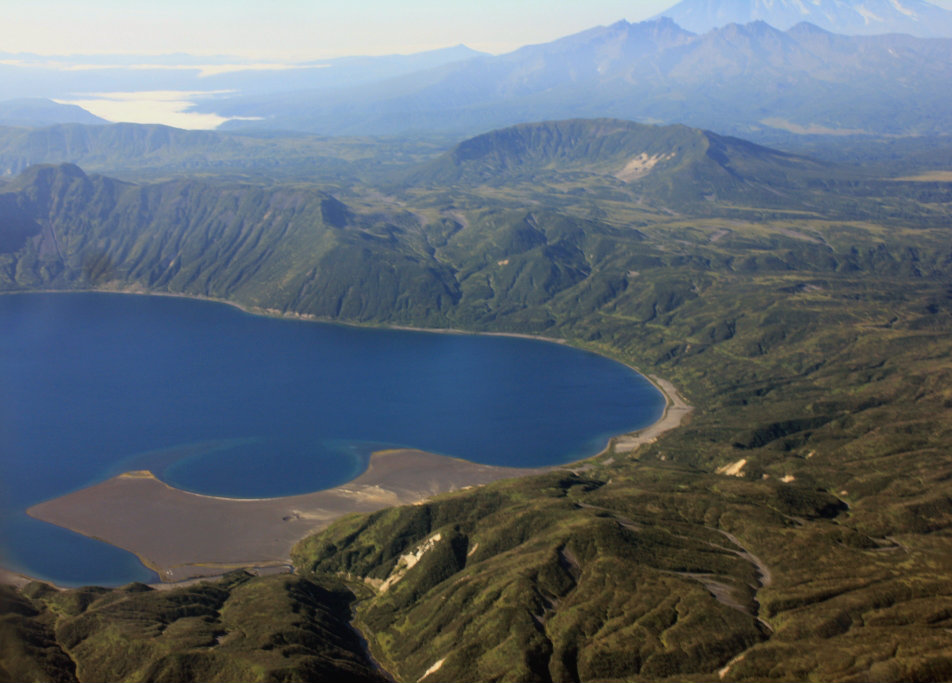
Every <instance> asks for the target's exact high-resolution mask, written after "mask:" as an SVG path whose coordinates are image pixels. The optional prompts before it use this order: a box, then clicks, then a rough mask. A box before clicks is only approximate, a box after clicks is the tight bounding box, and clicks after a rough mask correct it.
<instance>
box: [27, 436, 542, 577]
mask: <svg viewBox="0 0 952 683" xmlns="http://www.w3.org/2000/svg"><path fill="white" fill-rule="evenodd" d="M540 471H541V470H533V469H516V468H507V467H492V466H489V465H479V464H476V463H471V462H467V461H465V460H459V459H457V458H449V457H446V456H442V455H434V454H432V453H425V452H423V451H416V450H410V449H401V450H389V451H378V452H376V453H374V454H373V455H372V456H371V459H370V465H369V467H368V468H367V471H366V472H364V473H363V474H362V475H360V476H359V477H357V478H356V479H354V480H353V481H350V482H348V483H347V484H344V485H342V486H338V487H336V488H333V489H328V490H326V491H317V492H315V493H306V494H302V495H297V496H287V497H284V498H263V499H239V498H221V497H216V496H204V495H200V494H195V493H189V492H187V491H182V490H180V489H176V488H174V487H172V486H169V485H168V484H165V483H163V482H161V481H159V480H158V479H156V478H155V477H154V476H152V474H151V473H150V472H147V471H141V470H140V471H135V472H127V473H125V474H121V475H119V476H116V477H113V478H112V479H109V480H107V481H104V482H102V483H100V484H96V485H95V486H90V487H88V488H85V489H82V490H80V491H75V492H73V493H70V494H68V495H65V496H61V497H59V498H55V499H53V500H50V501H46V502H43V503H40V504H38V505H34V506H33V507H31V508H30V509H29V510H27V513H28V514H29V515H31V516H32V517H35V518H36V519H40V520H42V521H44V522H50V523H52V524H56V525H59V526H62V527H66V528H67V529H71V530H73V531H76V532H79V533H81V534H83V535H85V536H90V537H92V538H97V539H99V540H102V541H105V542H107V543H111V544H112V545H115V546H118V547H120V548H124V549H126V550H128V551H130V552H132V553H135V555H137V556H138V557H139V559H140V560H142V561H143V563H145V564H146V565H147V566H148V567H150V568H152V569H153V570H155V571H156V572H158V573H159V576H160V577H161V578H162V580H163V581H179V580H182V579H187V578H193V577H196V576H210V575H216V574H221V573H222V572H224V571H228V570H230V569H235V568H244V567H256V568H261V569H263V570H267V569H269V568H274V569H277V568H279V567H282V566H287V565H288V562H289V554H290V551H291V547H292V546H293V545H294V544H295V543H296V542H297V541H299V540H301V539H302V538H304V537H305V536H307V535H309V534H311V533H314V532H315V531H318V530H320V529H323V528H324V527H326V526H328V525H329V524H330V523H331V522H333V521H334V520H336V519H339V518H340V517H343V516H344V515H347V514H350V513H354V512H372V511H374V510H379V509H381V508H385V507H390V506H393V505H402V504H406V503H413V502H417V501H420V500H423V499H425V498H429V497H432V496H434V495H436V494H439V493H445V492H448V491H454V490H458V489H461V488H465V487H467V486H474V485H478V484H485V483H488V482H491V481H496V480H498V479H506V478H511V477H517V476H524V475H527V474H533V473H537V472H540Z"/></svg>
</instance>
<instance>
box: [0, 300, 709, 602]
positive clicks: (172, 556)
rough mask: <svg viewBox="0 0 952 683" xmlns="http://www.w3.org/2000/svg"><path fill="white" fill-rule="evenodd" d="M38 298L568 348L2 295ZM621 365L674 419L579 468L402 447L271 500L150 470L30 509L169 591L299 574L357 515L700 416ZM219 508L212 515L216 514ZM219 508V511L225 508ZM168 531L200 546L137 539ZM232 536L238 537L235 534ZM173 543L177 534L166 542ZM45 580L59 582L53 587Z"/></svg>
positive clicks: (305, 318)
mask: <svg viewBox="0 0 952 683" xmlns="http://www.w3.org/2000/svg"><path fill="white" fill-rule="evenodd" d="M30 293H37V294H39V293H46V294H52V293H55V294H62V293H87V294H88V293H102V294H131V295H139V296H165V297H172V298H181V299H192V300H200V301H209V302H213V303H223V304H226V305H229V306H232V307H234V308H236V309H238V310H241V311H242V312H245V313H248V314H250V315H259V316H266V317H272V318H278V319H286V320H299V321H302V322H322V323H325V324H336V325H344V326H351V327H375V328H381V329H395V330H406V331H414V332H438V333H442V334H476V335H488V336H503V337H516V338H525V339H533V340H541V341H549V342H553V343H557V344H568V342H567V341H566V340H564V339H553V338H547V337H540V336H533V335H527V334H519V333H507V332H470V331H466V330H458V329H447V328H442V329H430V328H414V327H407V326H397V325H389V326H388V325H370V324H360V323H348V322H340V321H334V320H326V319H321V318H318V317H317V316H309V315H301V314H287V313H283V312H281V311H278V310H276V309H260V308H257V307H248V306H244V305H240V304H237V303H235V302H232V301H225V300H221V299H215V298H212V297H203V296H195V295H187V294H176V293H168V292H150V291H148V290H144V289H143V290H139V289H130V288H125V289H102V288H100V289H89V290H74V289H67V290H28V291H5V292H0V294H30ZM582 350H586V351H589V352H590V353H595V354H596V355H603V356H604V354H601V353H598V352H597V351H594V350H591V349H582ZM611 360H614V361H615V362H619V363H621V364H623V365H625V366H626V367H628V368H629V369H630V370H632V371H634V372H635V373H637V374H638V375H639V376H640V377H643V378H644V379H646V380H647V381H648V382H650V383H651V384H652V385H653V386H654V387H655V388H656V389H657V390H658V391H659V392H660V393H661V394H662V396H664V399H665V407H664V411H663V413H662V416H661V417H660V418H659V419H658V420H656V421H655V422H654V423H652V424H650V425H647V426H645V427H643V428H641V429H638V430H636V431H634V432H630V433H626V434H621V435H616V436H613V437H611V438H609V439H608V442H607V444H606V446H605V448H603V449H602V450H601V451H599V452H598V453H596V454H595V455H591V456H586V457H585V458H582V459H580V460H577V461H575V462H573V463H569V464H563V465H554V466H548V467H542V468H505V467H494V466H489V465H478V464H476V463H472V462H469V461H465V460H460V459H457V458H452V457H449V456H443V455H436V454H432V453H425V452H423V451H418V450H414V449H395V450H393V451H384V452H377V453H374V454H373V456H372V457H371V462H370V464H369V465H368V468H367V470H365V472H364V473H363V474H361V475H359V476H358V477H357V478H355V479H353V480H351V481H350V482H348V483H346V484H343V485H341V486H338V487H334V488H332V489H326V490H323V491H317V492H312V493H306V494H300V495H297V496H284V497H278V498H266V499H240V498H227V497H221V496H207V495H202V494H193V493H190V492H187V491H183V490H180V489H176V488H175V487H172V486H169V485H167V484H165V483H164V482H161V481H160V480H158V479H157V478H155V477H154V476H153V475H152V474H151V473H150V472H126V473H123V474H120V475H118V476H116V477H113V478H112V479H109V480H106V481H105V482H101V483H99V484H96V485H93V486H90V487H87V488H85V489H81V490H79V491H76V492H73V493H71V494H67V495H66V496H61V497H59V498H55V499H53V500H50V501H46V502H43V503H39V504H37V505H34V506H32V507H31V508H30V509H29V511H28V514H30V516H32V517H35V518H37V519H41V520H43V521H46V522H50V523H53V524H56V525H58V526H62V527H65V528H67V529H70V530H72V531H76V532H78V533H81V534H84V535H86V536H90V537H93V538H98V539H100V540H104V541H106V542H107V543H110V544H111V545H114V546H117V547H120V548H123V549H124V550H127V551H130V552H132V553H133V554H135V555H136V556H137V557H138V558H139V559H140V561H142V563H143V564H144V565H145V566H147V567H149V568H150V569H152V570H153V571H156V573H157V574H159V577H160V579H161V580H162V581H163V582H165V583H164V584H162V585H177V584H179V582H181V581H187V580H195V579H199V578H202V577H211V576H216V575H220V574H222V573H224V572H226V571H230V570H232V569H239V568H256V569H257V570H259V571H265V572H269V571H276V570H282V571H283V570H290V567H289V554H290V548H291V546H293V545H294V543H296V542H297V541H299V540H301V539H303V538H305V537H306V536H308V535H311V534H313V533H316V532H318V531H320V530H321V529H323V528H326V527H327V526H329V525H330V524H331V523H333V521H336V519H339V518H341V517H343V516H345V515H347V514H352V513H359V512H370V511H374V510H378V509H382V508H385V507H392V506H396V505H404V504H409V503H421V502H423V501H425V500H427V499H428V498H432V497H433V496H435V495H438V494H441V493H446V492H450V491H455V490H459V489H462V488H468V487H470V486H476V485H482V484H485V483H489V482H490V481H496V480H499V479H505V478H514V477H522V476H529V475H532V474H538V473H541V472H545V471H551V470H554V469H564V470H570V471H571V470H576V471H580V470H583V469H585V468H586V467H587V466H586V465H585V463H586V461H589V460H592V459H593V458H598V457H600V456H603V455H605V454H606V453H609V452H612V453H616V454H618V453H623V452H631V451H634V450H636V449H637V448H639V447H640V446H641V445H643V444H646V443H651V442H653V441H655V440H656V439H657V438H658V436H660V435H661V434H662V433H664V432H666V431H668V430H670V429H674V428H676V427H678V426H679V425H680V424H681V423H682V422H683V421H684V419H685V418H686V417H687V416H688V415H689V414H690V412H691V410H692V408H691V406H689V405H688V404H687V402H686V401H685V400H684V399H683V398H682V397H681V396H680V395H679V394H678V392H677V389H676V388H675V387H674V386H673V385H672V384H671V383H670V382H668V381H667V380H664V379H662V378H660V377H655V376H649V375H645V374H643V373H641V372H640V371H639V370H638V369H637V368H634V367H632V366H630V365H628V364H627V363H624V362H623V361H620V360H618V359H617V358H611ZM394 454H399V455H401V456H402V457H397V458H394V457H393V455H394ZM421 471H423V472H427V473H428V474H429V473H430V472H435V473H437V476H436V477H435V478H434V477H433V476H430V478H429V479H427V480H426V481H422V480H423V479H425V478H426V477H425V476H421V475H420V474H419V473H420V472H421ZM102 487H104V488H102ZM104 493H108V496H104V495H103V494H104ZM110 496H111V497H110ZM309 497H315V498H312V499H311V500H310V501H303V500H302V499H307V498H309ZM106 499H108V500H109V501H110V504H111V505H112V507H109V506H106V507H103V506H102V505H101V504H98V503H102V502H103V500H106ZM97 501H98V503H97ZM170 501H174V502H170ZM183 501H184V502H183ZM196 501H203V503H202V504H201V505H199V506H198V507H197V508H196V506H195V503H196ZM302 502H307V503H308V504H307V505H301V503H302ZM163 503H164V504H165V505H166V507H165V508H164V510H165V513H164V514H153V515H152V516H151V517H150V516H148V515H147V516H144V517H143V516H142V515H139V516H138V517H137V520H136V522H135V523H132V522H131V521H129V520H128V515H127V514H125V513H126V512H127V511H129V510H131V509H133V508H134V507H135V506H136V505H138V507H139V509H140V510H141V509H142V508H143V507H145V508H149V506H150V505H151V506H153V507H154V506H155V505H159V507H161V504H163ZM249 504H251V505H249ZM253 504H257V505H259V506H264V508H263V509H262V510H257V511H255V510H253ZM97 505H98V506H97ZM209 505H211V506H212V507H208V506H209ZM215 505H217V506H218V507H217V508H216V507H215ZM236 505H237V506H238V507H242V508H244V513H243V514H241V515H240V517H241V519H243V520H244V521H243V522H242V523H241V525H239V526H240V527H241V529H243V530H244V532H245V534H244V538H243V540H242V541H240V542H237V543H236V542H235V540H236V538H239V537H242V534H240V533H239V534H238V536H236V535H235V533H237V532H236V531H235V527H234V526H233V525H232V526H229V527H227V528H223V527H221V526H220V525H221V523H222V520H223V519H225V518H227V517H228V516H229V515H233V514H234V511H235V507H234V506H236ZM177 506H178V507H179V509H180V510H191V511H192V512H191V513H189V514H186V515H185V516H184V517H183V516H182V515H181V514H180V515H179V516H178V518H177V519H178V523H176V524H172V525H171V526H169V524H168V522H169V518H170V517H169V516H170V515H171V516H172V517H175V513H174V509H175V508H176V507H177ZM226 510H227V512H226ZM278 512H281V513H282V514H281V515H280V516H279V518H280V521H281V523H280V524H278V523H277V522H276V521H275V515H276V514H277V513H278ZM80 513H82V514H80ZM117 513H118V514H117ZM80 518H82V519H81V521H76V520H78V519H80ZM116 519H123V520H127V521H126V523H125V525H124V526H125V527H126V529H125V531H122V530H117V528H116V526H115V524H111V522H112V521H114V520H116ZM262 519H267V520H270V522H269V523H270V524H271V526H270V527H268V528H267V529H265V528H262V527H261V520H262ZM202 520H204V521H205V522H208V521H209V520H211V521H215V520H218V521H217V523H218V524H219V526H218V527H217V528H215V527H214V524H212V526H211V527H209V526H208V524H204V526H203V521H202ZM104 523H105V524H104ZM163 526H164V527H168V528H169V529H171V530H172V532H173V533H172V534H171V535H172V536H173V537H174V536H175V534H176V533H178V534H179V536H178V538H179V539H181V538H182V536H181V534H182V533H185V535H186V536H187V537H188V539H190V540H189V541H188V542H185V543H181V542H179V541H175V540H172V541H169V540H168V539H165V540H164V541H163V542H165V543H166V546H162V543H155V542H153V543H152V544H151V546H148V547H143V546H142V544H141V543H139V542H138V541H137V540H136V538H137V537H138V538H143V537H145V538H147V539H153V541H154V540H155V539H156V538H158V537H157V536H156V534H157V533H158V532H159V531H161V529H160V527H163ZM265 526H267V525H265ZM202 529H203V530H202ZM228 529H232V530H231V531H228ZM255 529H256V530H257V531H255V532H254V533H261V534H263V535H264V536H267V537H268V538H270V539H271V543H270V545H268V544H265V545H262V543H261V541H259V542H258V543H255V542H254V538H253V536H254V533H251V531H250V530H255ZM276 529H277V530H278V532H277V533H276V532H275V530H276ZM168 535H169V534H168V533H167V534H166V536H168ZM210 538H212V539H213V538H227V539H229V545H237V546H239V547H240V548H241V551H242V553H243V554H242V556H234V555H229V554H228V553H227V552H225V553H224V554H219V555H216V554H215V553H216V552H218V551H214V552H207V553H205V554H204V555H201V554H195V553H194V552H192V551H194V549H196V548H200V547H207V546H208V540H209V539H210ZM275 538H279V539H280V540H279V542H278V544H277V545H275V544H274V539H275ZM176 544H177V545H180V546H184V550H185V551H186V552H184V554H183V553H182V552H180V551H181V550H183V548H179V549H178V550H179V551H176V549H175V548H173V547H172V546H173V545H176ZM147 545H148V544H147ZM280 568H284V569H280ZM0 570H2V571H0V583H15V582H21V583H22V581H23V580H30V579H31V577H27V576H25V575H23V574H20V573H18V572H15V571H8V570H5V569H3V568H2V567H0ZM44 582H46V583H49V582H47V581H44Z"/></svg>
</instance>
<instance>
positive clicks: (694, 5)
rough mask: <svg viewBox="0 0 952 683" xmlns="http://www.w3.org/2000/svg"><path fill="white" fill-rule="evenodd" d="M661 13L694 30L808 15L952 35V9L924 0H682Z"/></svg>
mask: <svg viewBox="0 0 952 683" xmlns="http://www.w3.org/2000/svg"><path fill="white" fill-rule="evenodd" d="M658 16H659V17H662V16H664V17H670V18H672V19H674V21H676V22H677V23H678V25H679V26H681V27H683V28H686V29H687V30H689V31H694V32H695V33H706V32H707V31H710V30H711V29H713V28H717V27H720V26H724V25H726V24H746V23H749V22H751V21H758V20H760V21H765V22H767V23H768V24H770V25H771V26H774V27H775V28H779V29H781V30H786V29H788V28H790V27H792V26H794V25H796V24H798V23H800V22H803V21H807V22H810V23H811V24H816V25H817V26H819V27H820V28H823V29H826V30H827V31H832V32H834V33H842V34H846V35H872V34H881V33H908V34H910V35H914V36H920V37H923V38H936V37H952V12H950V11H949V10H946V9H942V8H941V7H937V6H936V5H933V4H932V3H929V2H925V1H924V0H682V1H681V2H679V3H678V4H676V5H675V6H674V7H672V8H670V9H668V10H665V11H664V12H662V13H661V14H659V15H658Z"/></svg>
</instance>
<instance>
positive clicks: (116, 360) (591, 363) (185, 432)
mask: <svg viewBox="0 0 952 683" xmlns="http://www.w3.org/2000/svg"><path fill="white" fill-rule="evenodd" d="M663 409H664V399H663V397H662V396H661V394H660V393H659V392H658V391H657V390H656V389H655V388H654V387H653V386H652V385H651V384H650V383H649V382H648V381H647V380H645V379H644V378H643V377H641V376H640V375H638V374H637V373H635V372H634V371H632V370H630V369H629V368H627V367H625V366H623V365H621V364H619V363H616V362H614V361H611V360H608V359H606V358H603V357H601V356H598V355H595V354H591V353H586V352H583V351H579V350H577V349H572V348H569V347H567V346H563V345H559V344H553V343H547V342H543V341H537V340H529V339H518V338H510V337H497V336H485V335H483V336H479V335H456V334H433V333H427V332H412V331H403V330H384V329H369V328H360V327H348V326H343V325H332V324H318V323H309V322H300V321H289V320H278V319H273V318H265V317H260V316H254V315H250V314H247V313H244V312H242V311H240V310H238V309H236V308H234V307H231V306H226V305H223V304H216V303H210V302H205V301H194V300H187V299H176V298H170V297H147V296H129V295H119V294H84V293H69V294H65V293H64V294H16V295H4V296H0V563H2V564H3V565H4V566H6V567H8V568H11V569H15V570H17V571H21V572H24V573H28V574H31V575H33V576H39V577H42V578H46V579H48V580H53V581H57V582H59V583H62V584H65V585H80V584H89V583H97V584H102V585H119V584H123V583H127V582H129V581H134V580H138V581H153V580H155V579H156V577H155V575H154V574H153V573H152V572H151V571H150V570H148V569H147V568H145V567H144V566H142V565H141V564H140V563H139V562H138V560H137V559H136V558H135V557H134V556H132V555H131V554H129V553H126V552H124V551H122V550H119V549H117V548H114V547H112V546H109V545H106V544H103V543H100V542H97V541H94V540H92V539H87V538H85V537H82V536H80V535H78V534H74V533H72V532H69V531H66V530H63V529H60V528H58V527H55V526H52V525H49V524H45V523H43V522H39V521H36V520H33V519H31V518H29V517H28V516H27V515H26V514H25V510H26V509H27V508H28V507H29V506H31V505H33V504H35V503H38V502H40V501H43V500H48V499H50V498H55V497H57V496H61V495H63V494H65V493H69V492H70V491H74V490H76V489H80V488H84V487H86V486H89V485H91V484H94V483H97V482H100V481H103V480H104V479H108V478H109V477H111V476H113V475H116V474H118V473H120V472H125V471H128V470H135V469H150V470H152V471H153V472H154V473H155V474H156V475H157V476H158V477H159V478H160V479H162V480H163V481H165V482H167V483H169V484H172V485H174V486H177V487H180V488H183V489H187V490H190V491H196V492H200V493H207V494H213V495H223V496H234V497H254V498H258V497H270V496H283V495H290V494H296V493H305V492H308V491H315V490H319V489H323V488H329V487H332V486H336V485H338V484H341V483H344V482H346V481H348V480H350V479H353V478H354V477H356V476H357V475H359V474H360V473H361V472H362V471H363V470H364V468H365V467H366V464H367V459H368V457H369V454H370V452H372V451H373V450H378V449H380V448H384V447H394V446H406V447H412V448H420V449H423V450H427V451H432V452H435V453H442V454H445V455H452V456H456V457H460V458H465V459H467V460H472V461H474V462H480V463H485V464H491V465H506V466H513V467H532V466H540V465H553V464H561V463H566V462H570V461H573V460H577V459H579V458H581V457H585V456H588V455H592V454H594V453H596V452H597V451H598V450H600V449H601V448H602V447H603V446H604V445H605V442H606V440H607V439H608V438H609V437H610V436H612V435H615V434H619V433H622V432H626V431H631V430H633V429H638V428H640V427H643V426H645V425H647V424H650V423H652V422H654V421H655V420H657V419H659V418H660V417H661V414H662V412H663Z"/></svg>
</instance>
